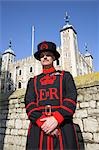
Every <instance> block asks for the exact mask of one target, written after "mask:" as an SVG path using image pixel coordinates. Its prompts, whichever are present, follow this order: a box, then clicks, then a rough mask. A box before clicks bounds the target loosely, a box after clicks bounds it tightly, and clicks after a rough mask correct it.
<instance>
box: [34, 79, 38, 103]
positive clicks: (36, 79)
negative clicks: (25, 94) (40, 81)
mask: <svg viewBox="0 0 99 150" xmlns="http://www.w3.org/2000/svg"><path fill="white" fill-rule="evenodd" d="M36 81H37V76H35V77H34V89H35V93H36V97H37V98H36V101H37V105H38V92H37V88H36Z"/></svg>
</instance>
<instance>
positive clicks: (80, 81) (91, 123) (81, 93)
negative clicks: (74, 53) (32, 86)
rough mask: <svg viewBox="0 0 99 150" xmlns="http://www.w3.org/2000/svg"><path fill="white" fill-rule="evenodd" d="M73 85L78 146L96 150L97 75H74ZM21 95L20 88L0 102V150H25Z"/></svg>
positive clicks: (98, 118)
mask: <svg viewBox="0 0 99 150" xmlns="http://www.w3.org/2000/svg"><path fill="white" fill-rule="evenodd" d="M75 83H76V87H77V91H78V97H77V100H78V103H77V108H76V112H75V114H74V119H73V120H74V123H75V127H76V131H77V135H78V137H79V143H80V147H85V150H93V149H94V150H99V73H93V74H88V75H85V76H78V77H76V78H75ZM24 94H25V89H20V90H16V91H15V92H14V93H12V94H11V95H10V96H9V98H8V99H7V98H6V97H5V96H6V95H2V98H1V99H0V150H25V145H26V137H27V132H28V125H29V120H28V117H27V114H26V110H25V104H24ZM83 141H84V144H83Z"/></svg>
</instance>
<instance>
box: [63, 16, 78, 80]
mask: <svg viewBox="0 0 99 150" xmlns="http://www.w3.org/2000/svg"><path fill="white" fill-rule="evenodd" d="M64 19H65V22H66V25H65V26H63V28H62V29H61V30H60V35H61V54H62V69H64V70H68V71H70V72H71V73H72V75H73V76H74V77H75V76H77V75H78V74H79V72H78V71H79V70H78V68H79V66H78V65H79V63H78V61H79V51H78V43H77V33H76V31H75V29H74V27H73V26H72V25H70V23H69V16H68V15H67V13H66V16H65V18H64Z"/></svg>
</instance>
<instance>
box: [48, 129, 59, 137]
mask: <svg viewBox="0 0 99 150" xmlns="http://www.w3.org/2000/svg"><path fill="white" fill-rule="evenodd" d="M50 135H52V136H56V137H58V135H59V130H58V129H57V128H56V129H54V131H52V132H51V133H50Z"/></svg>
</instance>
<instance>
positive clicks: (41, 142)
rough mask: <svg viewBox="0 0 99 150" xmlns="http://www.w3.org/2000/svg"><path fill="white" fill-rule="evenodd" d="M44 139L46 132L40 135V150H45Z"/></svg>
mask: <svg viewBox="0 0 99 150" xmlns="http://www.w3.org/2000/svg"><path fill="white" fill-rule="evenodd" d="M43 137H44V132H43V131H42V130H41V133H40V139H39V141H40V142H39V150H43Z"/></svg>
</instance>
